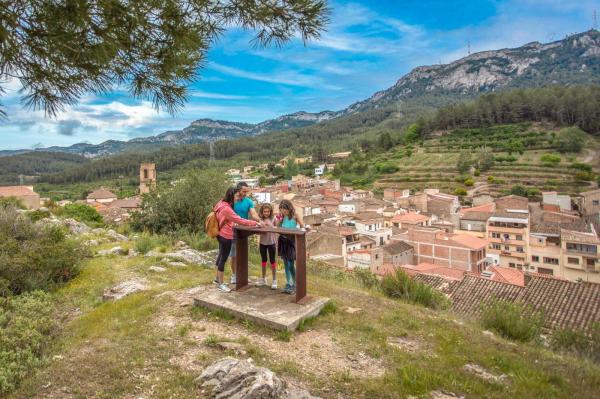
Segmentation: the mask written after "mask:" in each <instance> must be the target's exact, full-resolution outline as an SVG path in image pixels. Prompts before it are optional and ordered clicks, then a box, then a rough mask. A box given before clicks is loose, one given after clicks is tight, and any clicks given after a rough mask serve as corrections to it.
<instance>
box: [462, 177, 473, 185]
mask: <svg viewBox="0 0 600 399" xmlns="http://www.w3.org/2000/svg"><path fill="white" fill-rule="evenodd" d="M464 183H465V186H467V187H471V186H473V184H475V181H473V179H472V178H470V177H469V178H468V179H465V181H464Z"/></svg>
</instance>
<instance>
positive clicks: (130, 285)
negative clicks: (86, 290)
mask: <svg viewBox="0 0 600 399" xmlns="http://www.w3.org/2000/svg"><path fill="white" fill-rule="evenodd" d="M146 288H147V286H146V281H145V280H140V279H133V280H127V281H123V282H122V283H120V284H117V285H115V286H114V287H112V288H109V289H107V290H106V291H104V295H102V299H103V300H105V301H110V300H119V299H121V298H123V297H126V296H127V295H130V294H133V293H134V292H139V291H144V290H146Z"/></svg>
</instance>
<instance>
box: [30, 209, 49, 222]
mask: <svg viewBox="0 0 600 399" xmlns="http://www.w3.org/2000/svg"><path fill="white" fill-rule="evenodd" d="M26 215H27V217H28V218H29V220H31V221H32V222H33V223H35V222H37V221H38V220H42V219H45V218H49V217H50V216H51V214H50V211H40V210H39V209H36V210H35V211H30V212H27V213H26Z"/></svg>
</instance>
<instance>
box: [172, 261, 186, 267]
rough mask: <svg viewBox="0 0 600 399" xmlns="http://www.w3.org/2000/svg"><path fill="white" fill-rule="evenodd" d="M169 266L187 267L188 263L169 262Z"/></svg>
mask: <svg viewBox="0 0 600 399" xmlns="http://www.w3.org/2000/svg"><path fill="white" fill-rule="evenodd" d="M169 266H173V267H187V265H186V264H185V263H183V262H169Z"/></svg>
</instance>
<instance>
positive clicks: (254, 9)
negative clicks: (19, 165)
mask: <svg viewBox="0 0 600 399" xmlns="http://www.w3.org/2000/svg"><path fill="white" fill-rule="evenodd" d="M34 8H35V7H34V5H33V4H32V2H31V1H29V0H14V1H11V2H10V3H8V4H6V5H5V6H4V7H3V21H4V22H5V23H4V25H3V33H2V41H3V43H5V45H4V46H2V49H1V52H0V59H1V60H2V68H1V71H2V72H1V73H0V81H2V82H3V84H2V87H0V88H2V89H3V90H1V91H2V92H4V88H5V87H4V85H5V82H6V81H7V80H8V78H9V77H14V78H15V79H18V80H19V81H20V82H21V83H22V84H23V87H24V89H23V90H24V102H25V104H26V105H28V106H30V107H32V108H41V109H43V110H44V111H45V113H46V114H49V115H51V116H54V115H56V113H57V112H59V111H61V110H62V109H63V108H64V107H65V106H67V105H72V104H74V103H76V102H77V101H78V99H79V98H80V97H81V96H82V95H84V94H86V93H89V92H93V93H106V92H108V91H111V89H112V88H114V87H116V86H117V85H124V86H126V87H127V89H128V91H129V92H130V93H131V94H132V95H133V97H134V98H137V99H151V101H152V102H153V104H154V106H155V107H156V108H164V109H166V110H167V111H169V112H171V113H173V112H175V111H176V110H177V109H179V108H180V107H182V105H183V104H184V103H185V100H186V98H187V91H186V85H188V84H190V83H192V82H193V81H195V80H196V79H197V78H198V72H199V70H200V69H201V68H199V66H200V65H201V64H202V63H204V62H205V61H206V56H207V54H208V52H209V50H210V48H211V45H212V44H213V43H214V42H215V41H216V39H217V38H218V37H219V35H220V34H222V32H223V31H225V30H226V29H228V28H233V27H241V28H245V29H256V32H257V33H256V36H255V38H254V39H253V43H254V44H255V45H257V46H261V47H262V46H266V45H269V44H275V45H281V44H283V43H284V42H287V41H288V40H290V39H291V38H293V37H295V36H296V35H297V36H298V37H301V38H302V40H304V41H307V40H310V39H314V38H318V37H319V36H320V32H321V31H322V30H323V29H324V27H325V25H326V23H327V21H328V9H327V3H326V2H323V1H319V0H305V1H300V2H298V1H296V2H293V3H291V4H290V3H289V2H282V3H268V4H267V3H264V2H241V3H239V2H228V3H223V4H221V3H215V4H212V5H210V6H209V5H208V4H202V3H192V4H191V3H190V2H187V1H177V0H174V1H166V2H164V1H156V2H151V3H147V2H120V1H116V2H114V1H110V2H96V3H94V5H93V7H92V6H90V5H89V4H87V3H79V2H76V3H62V2H56V3H48V4H44V7H43V12H34V11H33V9H34ZM38 11H39V10H38ZM65 43H69V45H65Z"/></svg>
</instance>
